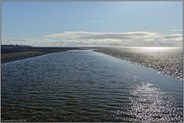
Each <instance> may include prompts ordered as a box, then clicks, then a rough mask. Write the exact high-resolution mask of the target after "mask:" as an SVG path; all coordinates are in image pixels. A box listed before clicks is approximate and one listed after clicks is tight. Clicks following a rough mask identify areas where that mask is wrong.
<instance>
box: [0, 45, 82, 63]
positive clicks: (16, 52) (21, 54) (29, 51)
mask: <svg viewBox="0 0 184 123" xmlns="http://www.w3.org/2000/svg"><path fill="white" fill-rule="evenodd" d="M68 50H82V48H78V47H63V48H54V47H31V48H25V47H24V48H2V47H1V64H2V63H8V62H12V61H16V60H21V59H26V58H31V57H36V56H41V55H45V54H49V53H54V52H62V51H68Z"/></svg>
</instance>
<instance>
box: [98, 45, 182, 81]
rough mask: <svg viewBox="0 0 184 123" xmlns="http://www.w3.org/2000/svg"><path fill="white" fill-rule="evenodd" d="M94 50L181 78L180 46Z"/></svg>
mask: <svg viewBox="0 0 184 123" xmlns="http://www.w3.org/2000/svg"><path fill="white" fill-rule="evenodd" d="M96 52H100V53H104V54H107V55H111V56H113V57H117V58H121V59H124V60H127V61H131V62H132V63H135V64H139V65H142V66H145V67H148V68H153V69H155V70H158V71H159V72H161V73H163V74H166V75H169V76H172V77H173V78H175V79H183V56H182V48H171V47H170V48H169V47H167V48H165V49H164V50H159V49H155V50H154V49H150V48H149V47H147V49H146V50H145V49H144V48H139V47H137V48H96Z"/></svg>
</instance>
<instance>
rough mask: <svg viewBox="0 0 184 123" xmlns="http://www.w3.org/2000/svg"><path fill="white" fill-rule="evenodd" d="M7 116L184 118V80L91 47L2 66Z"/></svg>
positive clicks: (9, 118)
mask: <svg viewBox="0 0 184 123" xmlns="http://www.w3.org/2000/svg"><path fill="white" fill-rule="evenodd" d="M1 114H2V116H1V119H2V121H81V122H82V121H122V122H124V121H125V122H126V121H134V122H136V121H146V122H159V121H160V122H167V121H174V122H178V121H180V122H182V121H183V82H182V80H175V79H173V78H172V77H168V76H166V75H163V74H161V73H159V72H158V71H156V70H153V69H149V68H146V67H141V66H137V65H135V64H131V63H130V62H128V61H124V60H121V59H118V58H114V57H112V56H108V55H104V54H102V53H97V52H94V51H91V50H73V51H66V52H58V53H52V54H47V55H43V56H38V57H34V58H28V59H24V60H18V61H14V62H9V63H4V64H2V65H1Z"/></svg>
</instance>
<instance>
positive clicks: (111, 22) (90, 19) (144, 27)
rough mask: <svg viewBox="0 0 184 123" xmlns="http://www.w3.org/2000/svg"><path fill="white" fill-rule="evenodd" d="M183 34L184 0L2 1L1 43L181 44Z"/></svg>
mask: <svg viewBox="0 0 184 123" xmlns="http://www.w3.org/2000/svg"><path fill="white" fill-rule="evenodd" d="M182 33H183V30H182V1H177V2H171V1H170V2H166V1H165V2H158V1H157V2H156V1H155V2H144V1H140V2H135V1H134V2H125V1H121V2H118V1H116V2H3V3H2V38H3V40H2V44H19V45H31V46H121V47H127V46H128V47H129V46H132V47H136V46H182V40H183V37H182Z"/></svg>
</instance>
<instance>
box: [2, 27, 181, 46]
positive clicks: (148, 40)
mask: <svg viewBox="0 0 184 123" xmlns="http://www.w3.org/2000/svg"><path fill="white" fill-rule="evenodd" d="M182 40H183V37H182V34H180V33H177V34H167V35H163V34H159V33H156V32H147V31H138V32H121V33H114V32H84V31H78V32H63V33H55V34H50V35H47V36H44V37H42V38H33V39H21V40H20V39H9V40H7V41H5V42H6V43H9V44H10V43H11V44H15V43H16V44H24V45H31V46H124V47H130V46H133V47H135V46H182Z"/></svg>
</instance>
